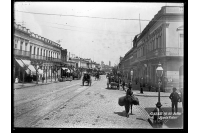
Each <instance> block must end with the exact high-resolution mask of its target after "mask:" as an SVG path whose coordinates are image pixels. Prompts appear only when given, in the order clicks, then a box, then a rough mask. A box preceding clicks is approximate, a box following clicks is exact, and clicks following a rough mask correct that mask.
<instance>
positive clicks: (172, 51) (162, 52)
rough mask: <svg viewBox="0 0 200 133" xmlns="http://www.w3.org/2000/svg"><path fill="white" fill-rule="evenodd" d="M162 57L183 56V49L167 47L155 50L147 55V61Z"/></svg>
mask: <svg viewBox="0 0 200 133" xmlns="http://www.w3.org/2000/svg"><path fill="white" fill-rule="evenodd" d="M160 56H183V48H175V47H167V48H160V49H155V50H153V51H150V52H149V53H147V56H146V57H147V59H151V58H154V57H160Z"/></svg>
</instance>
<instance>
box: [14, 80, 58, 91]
mask: <svg viewBox="0 0 200 133" xmlns="http://www.w3.org/2000/svg"><path fill="white" fill-rule="evenodd" d="M57 82H59V81H58V79H56V81H55V79H52V81H51V79H47V82H46V80H45V81H44V83H42V80H40V81H38V84H36V81H33V82H31V83H24V84H23V83H14V89H22V88H28V87H33V86H40V85H47V84H51V83H57Z"/></svg>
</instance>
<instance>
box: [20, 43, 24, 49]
mask: <svg viewBox="0 0 200 133" xmlns="http://www.w3.org/2000/svg"><path fill="white" fill-rule="evenodd" d="M22 47H23V41H21V44H20V50H22Z"/></svg>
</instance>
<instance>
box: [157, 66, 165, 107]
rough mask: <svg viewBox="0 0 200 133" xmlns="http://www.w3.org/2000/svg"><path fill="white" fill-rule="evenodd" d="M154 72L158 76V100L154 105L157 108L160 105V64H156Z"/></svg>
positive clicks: (161, 71)
mask: <svg viewBox="0 0 200 133" xmlns="http://www.w3.org/2000/svg"><path fill="white" fill-rule="evenodd" d="M156 74H157V77H158V102H157V104H156V106H157V107H158V108H160V107H161V106H162V104H161V103H160V86H161V77H162V75H163V68H162V67H161V64H160V63H159V64H158V67H157V69H156Z"/></svg>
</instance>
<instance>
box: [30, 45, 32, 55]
mask: <svg viewBox="0 0 200 133" xmlns="http://www.w3.org/2000/svg"><path fill="white" fill-rule="evenodd" d="M30 54H32V46H30Z"/></svg>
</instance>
